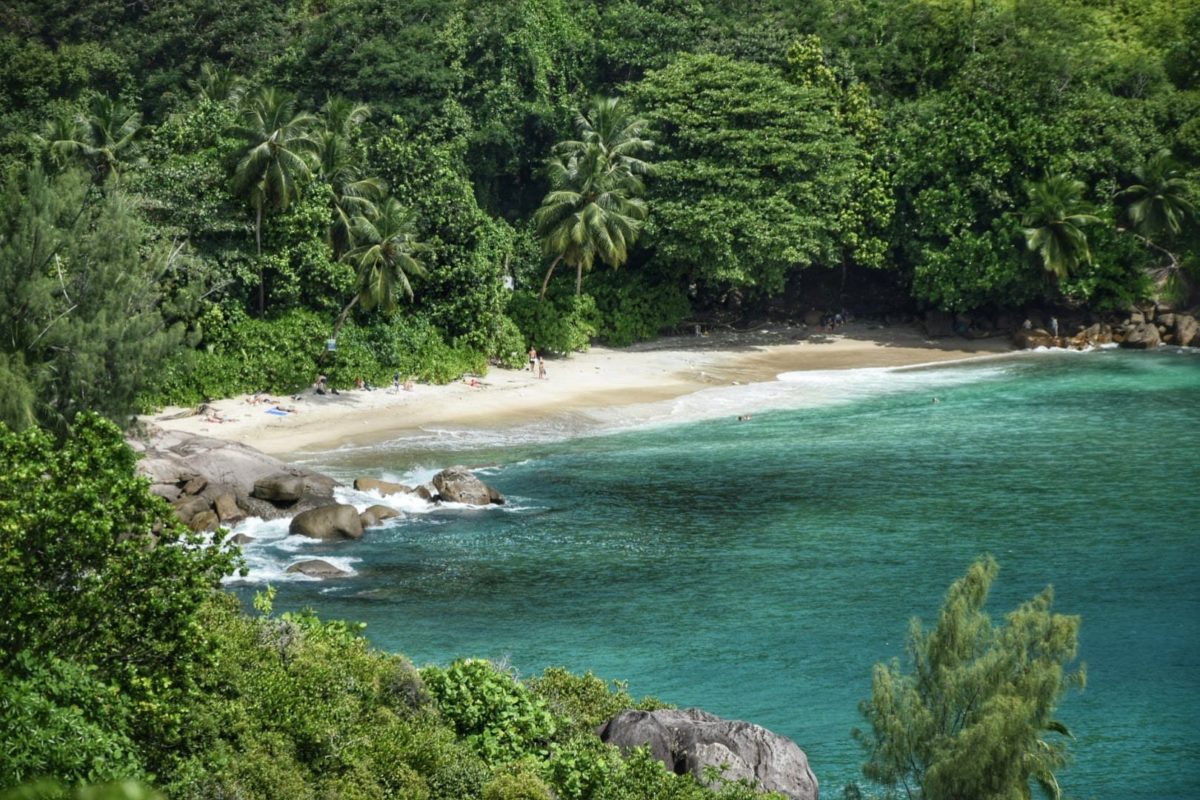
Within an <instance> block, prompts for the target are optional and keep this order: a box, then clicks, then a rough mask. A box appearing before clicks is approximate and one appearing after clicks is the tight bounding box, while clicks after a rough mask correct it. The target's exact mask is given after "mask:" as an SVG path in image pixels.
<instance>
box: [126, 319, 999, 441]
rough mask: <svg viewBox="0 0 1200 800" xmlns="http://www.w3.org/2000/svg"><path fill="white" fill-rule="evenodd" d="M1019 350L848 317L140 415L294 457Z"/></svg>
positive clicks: (996, 341) (994, 342)
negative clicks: (720, 389)
mask: <svg viewBox="0 0 1200 800" xmlns="http://www.w3.org/2000/svg"><path fill="white" fill-rule="evenodd" d="M1010 349H1011V348H1010V345H1009V343H1008V342H1007V341H1006V340H1003V339H983V340H967V339H958V338H955V339H939V340H932V339H927V338H926V337H925V336H924V335H923V334H922V333H921V332H919V331H917V330H915V329H913V328H911V327H906V326H901V327H883V326H879V325H871V324H866V323H851V324H849V325H846V326H843V327H842V328H839V329H838V330H837V331H836V332H828V333H826V332H817V331H811V330H806V329H805V328H804V327H803V326H798V325H797V326H789V325H786V324H783V323H779V324H769V325H764V326H762V327H760V328H757V329H754V330H750V331H717V332H714V333H712V334H710V335H705V336H674V337H666V338H662V339H657V340H655V341H653V342H646V343H642V344H639V345H634V346H632V347H628V348H621V349H614V348H608V347H593V348H591V349H590V350H588V351H586V352H583V353H574V354H572V355H570V356H566V357H560V358H547V359H546V371H547V376H546V378H545V379H544V380H543V379H539V378H538V377H536V375H534V374H532V373H530V371H529V370H528V369H523V370H521V369H517V370H509V369H502V368H498V367H493V368H492V369H491V370H490V371H489V372H488V373H487V375H484V376H482V377H480V378H479V379H478V384H479V385H477V386H473V385H471V384H470V383H469V382H468V381H466V380H463V381H456V382H454V383H450V384H445V385H441V386H433V385H427V384H417V385H415V386H414V387H413V388H412V390H411V391H404V390H403V389H400V390H394V389H392V388H391V387H385V388H376V389H373V390H371V391H354V390H342V391H340V393H339V394H337V395H332V394H327V395H324V396H320V395H317V394H316V393H314V392H313V391H312V390H311V389H310V390H305V391H304V392H303V393H302V394H301V395H300V399H298V400H296V399H292V398H290V397H286V396H284V397H277V396H274V395H272V396H271V397H272V399H275V400H278V401H280V402H279V405H280V406H282V407H284V408H293V409H295V411H294V412H291V413H289V414H287V416H278V415H276V414H272V413H268V409H269V408H271V407H272V406H271V405H270V404H267V403H251V402H249V401H250V400H251V398H250V397H248V396H246V395H243V396H240V397H234V398H229V399H225V400H218V401H214V402H212V403H209V404H208V406H209V407H210V408H213V409H215V410H216V412H217V413H216V415H215V416H216V417H220V418H221V419H224V420H225V421H224V422H215V421H210V420H211V419H212V418H213V415H208V414H190V415H189V414H187V411H188V410H187V409H180V408H166V409H163V410H161V411H159V412H158V413H155V414H149V415H145V416H143V417H141V421H143V422H145V423H147V424H152V425H157V426H159V427H162V428H168V429H174V430H183V431H187V432H191V433H198V434H203V435H206V436H216V437H219V438H223V439H229V440H232V441H238V442H243V443H245V444H248V445H251V446H252V447H256V448H258V449H259V450H262V451H264V452H266V453H269V454H271V455H275V456H280V457H285V458H286V457H287V456H288V455H295V454H300V453H311V452H319V451H326V450H332V449H334V448H337V447H340V446H342V445H347V444H355V445H358V444H368V443H371V442H372V441H379V440H381V439H385V438H386V439H394V438H398V437H401V436H403V435H404V434H405V433H413V432H417V431H421V430H423V429H428V428H430V427H437V428H441V427H451V426H458V425H469V426H479V427H488V428H491V427H495V428H500V427H504V426H507V425H515V424H528V423H536V422H537V421H539V420H542V419H548V418H550V417H552V416H554V415H559V414H564V413H570V412H573V411H581V410H582V411H590V410H600V409H606V408H612V407H619V406H630V405H635V404H640V403H650V402H654V401H659V400H669V399H672V398H676V397H681V396H683V395H686V394H690V393H692V392H696V391H700V390H702V389H706V388H711V387H714V386H727V385H730V384H735V383H741V384H744V383H751V382H757V381H770V380H774V379H775V377H776V376H777V375H779V374H780V373H782V372H792V371H800V370H838V369H855V368H861V367H900V366H909V365H915V364H925V363H935V362H941V361H950V360H957V359H965V358H972V357H977V356H984V355H994V354H997V353H1004V352H1008V351H1009V350H1010Z"/></svg>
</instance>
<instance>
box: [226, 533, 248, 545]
mask: <svg viewBox="0 0 1200 800" xmlns="http://www.w3.org/2000/svg"><path fill="white" fill-rule="evenodd" d="M229 541H230V542H232V543H233V544H236V545H239V546H240V545H243V544H250V543H251V542H253V541H254V537H253V536H247V535H246V534H244V533H235V534H234V535H233V536H231V537H230V538H229Z"/></svg>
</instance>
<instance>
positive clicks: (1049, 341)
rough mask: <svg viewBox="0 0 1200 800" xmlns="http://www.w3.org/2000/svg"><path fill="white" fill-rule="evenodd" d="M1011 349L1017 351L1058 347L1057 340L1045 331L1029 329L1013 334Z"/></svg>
mask: <svg viewBox="0 0 1200 800" xmlns="http://www.w3.org/2000/svg"><path fill="white" fill-rule="evenodd" d="M1013 347H1015V348H1017V349H1018V350H1033V349H1035V348H1038V347H1058V339H1056V338H1054V336H1053V335H1051V333H1050V332H1049V331H1047V330H1043V329H1041V328H1030V329H1025V328H1022V329H1021V330H1019V331H1017V332H1016V333H1014V334H1013Z"/></svg>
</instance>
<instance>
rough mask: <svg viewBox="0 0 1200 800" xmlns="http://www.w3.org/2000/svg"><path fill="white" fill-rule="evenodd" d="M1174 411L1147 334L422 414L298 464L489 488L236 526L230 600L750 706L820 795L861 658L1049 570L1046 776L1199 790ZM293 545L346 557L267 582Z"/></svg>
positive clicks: (1193, 388) (897, 645)
mask: <svg viewBox="0 0 1200 800" xmlns="http://www.w3.org/2000/svg"><path fill="white" fill-rule="evenodd" d="M1198 401H1200V354H1198V353H1197V352H1196V351H1189V350H1179V349H1169V348H1164V349H1163V350H1161V351H1159V352H1156V353H1150V354H1144V353H1138V354H1131V353H1125V352H1117V351H1100V352H1092V353H1085V354H1078V353H1039V354H1033V355H1028V356H1020V357H1012V358H1003V359H996V360H987V361H979V362H971V363H965V364H959V365H950V366H938V367H935V368H925V369H916V370H912V369H909V370H899V371H897V370H855V371H845V372H839V373H793V374H789V375H783V376H781V377H780V380H779V381H776V382H773V383H770V384H763V385H755V386H746V387H728V388H725V389H722V390H717V391H714V392H710V393H702V394H701V395H696V396H692V397H690V398H685V399H683V400H680V401H676V402H674V403H671V404H663V405H660V406H658V407H655V408H647V409H640V410H638V411H637V412H636V413H630V412H623V413H622V414H621V415H619V416H618V415H610V416H609V417H607V418H605V417H603V416H601V417H595V416H580V415H570V414H564V415H561V416H557V417H555V418H554V419H550V420H546V421H544V422H542V423H540V424H538V425H534V426H529V427H527V428H521V429H512V430H507V431H484V430H443V431H430V432H427V433H426V434H425V435H422V436H417V437H412V436H410V437H406V438H404V439H402V440H397V441H395V442H386V443H380V444H379V445H376V446H373V447H369V448H358V449H354V450H344V451H334V452H331V453H324V454H320V455H319V456H315V457H313V458H312V459H310V462H311V465H312V466H318V467H321V468H324V469H326V470H327V471H329V472H331V473H332V474H334V475H335V476H337V477H341V478H343V479H350V478H352V477H353V476H355V475H371V476H375V477H384V478H388V479H407V480H410V481H412V480H423V479H426V478H428V477H429V476H430V475H432V474H433V472H434V471H436V470H437V469H439V468H441V467H444V466H447V465H449V464H450V463H463V464H467V465H469V466H472V467H476V468H481V469H482V472H481V475H482V476H483V477H484V478H485V480H487V481H488V482H489V483H491V484H493V485H494V486H496V487H497V488H499V489H500V490H501V491H502V492H504V493H505V494H506V495H508V497H509V499H510V504H509V505H508V506H505V507H504V508H496V509H489V510H483V511H480V510H470V509H463V508H440V509H434V508H431V507H428V506H425V505H424V504H423V503H420V502H419V501H415V500H405V501H403V502H402V503H400V505H401V507H402V509H403V510H404V511H405V512H406V513H405V514H404V515H403V516H402V517H401V518H400V519H397V520H394V521H392V522H390V523H389V524H388V525H387V526H386V527H384V528H382V529H378V530H372V531H370V532H368V534H367V537H366V538H365V539H364V540H363V541H362V542H356V543H347V544H339V545H320V544H316V543H312V542H305V541H303V540H295V539H288V538H285V537H284V535H283V534H284V532H285V528H286V526H285V525H283V526H281V525H280V524H279V523H274V524H271V525H262V524H259V525H257V526H256V525H253V524H252V525H251V526H249V527H248V528H247V529H246V530H247V531H248V532H252V533H253V534H255V535H257V536H258V538H259V541H258V542H256V543H255V544H253V545H251V546H250V547H249V548H247V557H248V560H249V562H250V565H251V568H252V572H251V579H252V582H251V584H250V585H248V586H242V587H241V588H239V590H238V591H239V592H241V593H242V594H243V596H244V597H246V598H248V597H249V596H251V595H252V594H253V593H254V592H255V591H256V590H258V589H260V588H261V586H262V584H263V583H265V582H268V581H269V582H271V583H273V584H275V585H277V586H278V590H279V594H278V597H277V600H276V607H277V608H279V609H287V608H300V607H312V608H314V609H316V610H317V611H318V612H319V613H320V614H321V615H322V616H323V617H326V618H344V619H350V620H358V621H365V622H367V623H368V628H367V633H368V636H369V637H370V639H371V641H372V642H373V643H374V644H376V645H378V646H380V647H383V648H385V649H388V650H394V651H399V652H402V653H405V654H406V655H408V656H409V657H410V658H412V659H413V660H414V661H415V662H417V663H418V664H425V663H442V664H444V663H447V662H449V661H450V660H452V659H454V658H456V657H460V656H477V657H489V658H493V659H496V660H501V661H504V662H505V663H508V664H511V665H512V666H513V667H514V668H515V669H516V670H517V671H518V672H519V673H520V674H522V675H532V674H536V673H538V672H540V671H541V670H542V669H543V668H545V667H547V666H551V665H563V666H566V667H568V668H570V669H572V670H576V671H581V672H582V671H585V670H591V671H593V672H595V673H596V674H598V675H601V676H604V677H607V678H619V679H622V680H627V681H628V682H629V687H630V690H631V691H632V692H634V693H635V694H638V695H640V694H653V695H655V696H658V697H660V698H662V699H664V700H666V701H668V702H671V703H674V704H676V705H679V706H693V705H695V706H700V707H703V708H705V709H707V710H709V711H712V712H714V713H716V714H719V715H721V716H725V717H730V718H737V719H746V720H750V721H753V722H756V723H759V724H761V725H764V726H766V727H768V728H770V729H772V730H775V731H777V732H779V733H782V734H784V735H787V736H789V737H790V738H792V739H794V740H795V741H796V742H797V743H798V744H799V745H800V746H801V747H802V748H804V750H805V751H806V752H807V753H808V755H809V758H810V761H811V762H812V765H813V769H814V771H815V772H816V774H817V776H818V778H819V779H820V780H821V783H822V787H823V789H824V793H825V794H826V796H837V795H838V794H840V790H841V787H842V786H843V785H845V784H846V783H847V782H849V781H852V780H860V774H859V765H860V763H861V761H862V753H861V751H860V750H859V748H858V746H857V745H856V744H855V743H854V741H853V740H852V738H851V736H850V731H851V729H852V728H853V727H855V726H857V725H860V724H861V718H860V716H859V714H858V711H857V706H858V703H859V701H861V700H862V699H864V698H866V697H867V696H868V695H869V693H870V683H871V669H872V665H873V664H875V663H876V662H879V661H884V660H888V659H890V658H892V657H896V656H902V655H903V652H904V638H905V632H906V629H907V623H908V619H909V618H910V617H912V616H920V617H922V618H923V619H925V620H927V621H932V620H933V619H934V617H935V615H936V612H937V609H938V607H939V605H940V601H941V598H942V596H943V594H944V592H945V590H946V587H947V586H948V585H949V583H950V582H951V581H953V580H954V579H955V578H956V577H958V576H959V575H961V574H962V573H963V571H964V570H965V569H966V567H967V566H968V565H969V563H970V562H971V561H972V560H973V559H974V558H976V557H978V556H979V555H981V554H983V553H991V554H993V555H994V556H995V557H996V558H997V559H998V560H999V562H1000V564H1001V573H1000V577H999V579H998V581H997V584H996V586H995V587H994V589H993V593H992V599H991V603H990V608H991V609H992V610H993V614H994V616H995V617H997V618H998V617H1000V616H1001V615H1002V614H1003V613H1004V612H1006V611H1008V610H1010V609H1011V608H1013V607H1015V606H1016V605H1017V604H1018V603H1019V602H1020V601H1021V600H1023V599H1026V598H1028V597H1030V596H1032V595H1033V594H1035V593H1037V592H1038V591H1040V590H1041V589H1042V588H1043V587H1044V586H1046V585H1047V584H1053V586H1054V588H1055V592H1056V610H1058V611H1061V612H1063V613H1071V614H1080V615H1081V616H1082V618H1083V627H1082V632H1081V636H1080V645H1081V647H1080V649H1081V658H1082V660H1084V661H1086V662H1087V666H1088V675H1089V680H1088V686H1087V688H1086V690H1085V691H1083V692H1073V693H1071V694H1069V695H1068V696H1067V697H1066V698H1065V700H1064V701H1063V703H1062V704H1061V706H1060V709H1059V717H1060V718H1061V719H1062V720H1063V721H1065V722H1066V723H1067V724H1068V726H1069V727H1070V728H1071V729H1072V730H1073V731H1074V732H1075V734H1076V740H1075V742H1074V743H1073V744H1072V749H1073V751H1074V753H1075V761H1074V763H1073V764H1072V766H1071V767H1070V768H1069V769H1067V770H1066V771H1064V772H1063V773H1062V775H1061V776H1060V779H1061V782H1062V784H1063V786H1064V788H1065V790H1066V791H1067V793H1068V794H1069V795H1070V796H1074V797H1082V798H1088V797H1096V798H1100V797H1114V796H1122V797H1128V798H1151V797H1153V798H1157V799H1158V800H1162V799H1163V798H1186V797H1194V796H1195V795H1196V792H1197V787H1200V744H1198V741H1200V737H1198V736H1197V734H1198V733H1200V731H1198V723H1197V720H1198V719H1200V566H1198V565H1197V555H1198V550H1200V495H1198V494H1197V491H1196V488H1197V478H1198V477H1200V476H1198V471H1197V469H1196V457H1197V453H1200V402H1198ZM743 412H744V413H749V414H751V418H750V419H748V420H745V421H739V420H738V419H737V414H738V413H743ZM344 498H345V499H346V500H348V501H350V502H355V503H357V504H359V505H360V506H362V505H365V504H367V503H369V502H375V501H376V500H377V498H372V497H370V496H367V495H363V494H361V493H355V492H347V493H345V495H344ZM301 556H304V557H320V558H327V559H329V560H332V561H334V562H335V563H338V564H341V565H342V566H345V567H347V568H350V569H353V570H354V571H355V572H356V575H355V576H354V577H353V578H350V579H346V580H344V581H338V582H333V583H321V582H315V581H308V580H297V579H287V578H285V576H284V575H283V568H284V567H285V566H286V565H287V563H289V562H290V561H294V560H296V559H298V558H299V557H301Z"/></svg>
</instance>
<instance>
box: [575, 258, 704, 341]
mask: <svg viewBox="0 0 1200 800" xmlns="http://www.w3.org/2000/svg"><path fill="white" fill-rule="evenodd" d="M588 291H589V292H590V293H591V294H592V296H593V297H594V298H595V300H596V309H597V311H598V319H599V326H598V328H597V331H596V336H597V337H598V338H599V339H601V340H602V341H604V342H605V343H606V344H609V345H612V346H613V347H625V346H627V345H631V344H633V343H634V342H640V341H645V340H647V339H653V338H654V337H655V336H658V335H659V334H661V333H662V332H663V331H664V330H666V329H667V328H673V327H675V326H676V325H678V324H679V322H680V320H682V319H684V318H685V317H687V316H688V314H689V313H691V304H690V303H689V302H688V299H687V296H686V295H685V294H684V293H683V291H682V290H681V289H680V288H679V287H678V286H677V285H675V284H666V283H652V282H651V281H649V280H647V279H646V278H644V277H642V276H640V275H638V276H635V277H632V278H631V277H630V276H628V275H618V273H615V272H612V271H608V272H604V273H601V275H597V276H596V279H593V281H592V282H591V284H590V286H589V289H588Z"/></svg>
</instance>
